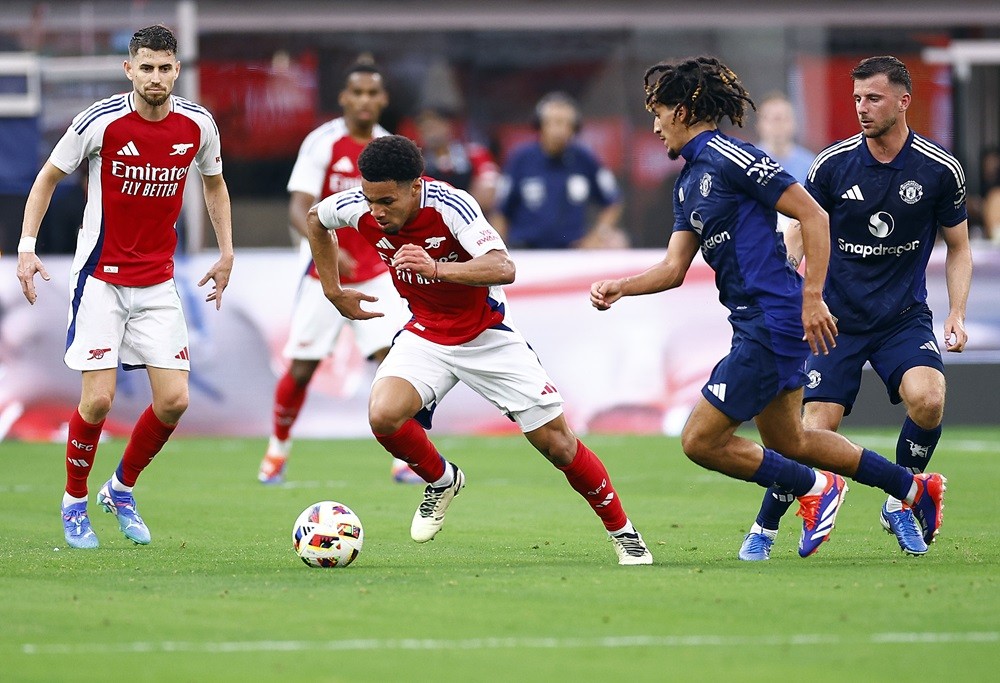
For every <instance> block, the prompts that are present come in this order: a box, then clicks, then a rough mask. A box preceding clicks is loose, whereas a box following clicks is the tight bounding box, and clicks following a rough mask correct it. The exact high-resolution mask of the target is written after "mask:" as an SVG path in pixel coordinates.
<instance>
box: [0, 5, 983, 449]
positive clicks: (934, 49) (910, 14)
mask: <svg viewBox="0 0 1000 683" xmlns="http://www.w3.org/2000/svg"><path fill="white" fill-rule="evenodd" d="M153 23H164V24H166V25H167V26H169V27H171V28H172V29H173V30H174V31H175V33H176V34H177V36H178V39H179V42H180V59H181V63H182V66H183V68H182V74H181V77H180V79H179V81H178V93H179V94H181V95H183V96H186V97H189V98H191V99H194V100H196V101H198V102H200V103H201V104H203V105H205V106H206V107H207V108H208V109H209V110H210V111H211V112H212V113H213V114H214V116H215V118H216V121H217V122H218V125H219V128H220V130H221V134H222V145H223V157H224V164H225V170H224V173H225V177H226V180H227V183H228V186H229V190H230V193H231V195H232V200H233V224H234V241H235V245H236V248H237V250H238V252H237V253H238V258H237V262H238V263H239V262H240V257H239V254H240V252H241V251H243V252H244V253H245V252H246V250H249V249H261V250H265V252H264V253H267V254H272V253H273V254H275V255H278V257H280V258H285V256H287V257H288V259H290V261H289V263H290V265H289V266H288V269H286V270H285V272H284V273H282V274H281V275H280V277H281V278H282V284H281V285H280V286H281V287H286V285H285V284H284V280H288V281H289V284H288V285H287V286H289V287H290V286H291V284H290V283H291V282H293V278H294V274H293V273H292V272H290V269H294V259H293V257H291V246H292V244H291V238H290V233H289V229H288V219H287V206H288V195H287V193H286V191H285V184H286V182H287V180H288V176H289V173H290V171H291V168H292V164H293V163H294V160H295V156H296V153H297V151H298V147H299V144H300V143H301V141H302V139H303V138H304V137H305V135H306V134H307V133H308V132H309V131H310V130H312V129H313V128H315V127H316V126H317V125H318V124H320V123H321V122H323V121H325V120H328V119H331V118H333V117H335V116H337V115H339V112H340V110H339V107H338V105H337V97H338V94H339V92H340V90H341V88H342V85H343V81H342V75H343V71H344V69H345V68H346V67H347V66H348V65H350V64H351V63H353V62H354V61H355V60H356V59H358V57H359V56H360V55H367V56H369V57H370V58H373V59H374V60H375V62H377V64H378V65H379V66H380V67H381V68H382V70H383V73H384V74H385V77H386V79H387V87H388V91H389V95H390V104H389V107H388V109H387V110H386V111H385V112H384V113H383V115H382V120H381V122H382V124H383V125H384V126H385V127H386V128H388V129H389V130H390V131H392V132H397V133H401V134H406V135H410V136H415V135H416V130H417V127H416V123H417V116H418V114H419V112H421V111H422V110H424V109H427V108H437V109H442V110H447V111H449V112H451V113H453V114H454V116H455V121H454V124H453V125H454V126H455V132H456V135H458V136H459V137H461V138H462V139H464V140H467V141H469V142H474V143H478V144H479V145H482V146H483V147H485V148H486V149H487V150H489V151H490V152H491V153H492V155H493V157H494V158H495V159H496V161H497V163H498V164H500V166H502V165H503V162H504V160H505V159H506V158H507V156H508V155H509V153H510V151H511V150H512V149H513V148H514V147H516V146H517V145H518V144H520V143H523V142H525V141H528V140H531V139H533V138H534V136H535V135H536V131H535V128H534V123H533V121H534V116H535V103H536V102H537V101H538V100H539V98H541V97H542V96H543V95H544V94H546V93H548V92H550V91H554V90H558V91H564V92H566V93H568V94H569V95H571V96H572V97H573V98H575V100H576V101H577V102H578V103H579V107H580V114H581V118H582V125H581V126H580V131H579V139H580V141H581V142H583V144H585V145H586V146H587V147H589V148H590V149H591V150H592V151H594V152H595V153H596V155H597V157H598V158H600V160H601V161H602V162H603V163H604V164H605V165H606V167H607V168H608V169H610V170H611V171H612V173H613V174H614V176H615V178H616V179H617V182H618V186H619V189H620V193H621V199H622V216H621V228H622V230H623V231H624V232H625V233H626V235H627V238H628V241H629V242H630V244H631V246H632V247H633V249H635V250H642V249H650V250H654V251H653V252H652V253H651V255H648V256H647V257H646V258H645V259H639V261H644V262H646V263H652V260H650V259H658V258H659V255H660V254H661V253H662V252H661V250H662V249H663V248H664V246H665V245H666V242H667V239H668V237H669V234H670V227H671V225H672V222H673V216H672V207H671V200H670V196H671V195H670V188H671V187H672V184H673V181H674V178H675V177H676V174H677V173H678V172H679V170H680V166H679V163H678V162H673V161H670V160H669V159H668V158H667V156H666V154H665V153H664V151H663V149H662V146H661V144H660V143H659V141H658V139H657V138H656V137H655V136H654V135H652V133H651V127H652V119H651V117H650V115H649V114H648V113H647V112H646V111H645V110H644V108H643V96H642V89H641V86H642V76H643V72H644V70H645V69H646V67H648V66H649V65H651V64H653V63H655V62H658V61H661V60H663V59H667V58H672V57H683V56H688V55H695V54H702V53H710V54H715V55H718V56H720V57H721V58H722V59H723V61H725V62H726V63H727V64H728V65H729V66H730V67H732V68H733V69H734V70H735V71H736V72H737V73H738V74H740V76H741V78H742V80H743V81H744V83H745V85H746V86H747V88H748V89H749V90H750V93H751V95H752V96H753V97H754V99H755V100H756V101H757V102H758V103H759V102H761V101H762V99H764V98H765V97H766V96H768V95H770V94H774V93H782V94H784V95H785V96H786V97H787V99H788V101H789V102H790V103H791V105H792V113H793V118H794V125H795V128H794V131H795V133H794V136H795V141H796V143H797V144H799V145H801V146H802V147H804V148H806V149H807V150H809V151H810V152H811V153H815V152H817V151H819V150H820V149H822V148H823V147H825V146H826V145H828V144H830V143H831V142H833V141H834V140H837V139H841V138H844V137H847V136H850V135H852V134H854V133H856V132H857V130H858V125H857V120H856V117H855V114H854V108H853V101H852V98H851V87H852V85H851V79H850V76H849V73H850V70H851V68H852V67H853V66H854V65H855V64H856V63H857V62H858V61H859V60H860V59H862V58H864V57H868V56H872V55H876V54H892V55H895V56H897V57H899V58H900V59H902V60H903V61H904V62H905V63H906V64H907V65H908V67H909V69H910V71H911V74H912V76H913V79H914V97H913V105H912V106H911V108H910V110H909V114H908V122H909V124H910V126H911V127H912V128H914V129H915V130H917V131H918V132H920V133H921V134H924V135H926V136H928V137H930V138H932V139H934V140H936V141H937V142H939V143H940V144H942V145H943V146H944V147H946V148H948V149H949V150H951V151H952V153H953V154H954V155H955V156H957V157H958V159H959V160H960V161H961V162H962V163H963V165H964V167H965V171H966V175H967V179H968V190H969V209H970V227H971V231H972V235H973V239H974V250H975V252H974V253H975V256H976V261H977V267H978V268H979V270H977V275H976V284H975V285H974V289H975V290H976V291H975V292H974V297H973V301H972V302H971V303H970V318H976V319H977V320H978V321H980V322H981V323H982V324H984V325H985V326H986V327H985V328H984V329H985V332H984V334H983V335H981V336H980V341H981V340H982V338H983V336H985V337H987V339H988V341H987V342H984V345H983V346H982V347H981V348H980V350H981V351H983V354H982V355H980V356H975V353H976V347H975V345H974V344H975V341H976V340H975V339H974V340H973V345H972V346H970V350H971V352H972V353H970V354H969V356H968V358H971V359H973V360H975V362H976V363H983V364H984V365H983V366H982V367H986V368H988V369H990V371H991V372H993V369H994V368H997V367H1000V365H998V364H997V361H998V360H1000V341H996V338H997V337H998V336H1000V334H998V333H997V330H998V329H1000V322H998V320H997V319H998V317H1000V315H998V314H997V313H996V312H995V310H994V309H995V308H996V307H995V305H991V301H992V299H990V296H995V295H990V294H989V292H990V291H992V292H995V291H997V290H996V289H995V287H994V284H995V283H996V278H997V272H998V270H1000V265H998V264H1000V261H998V259H997V254H996V252H995V251H994V245H992V244H991V241H990V236H991V232H994V233H997V234H996V235H994V236H993V237H994V239H1000V226H998V227H997V229H996V230H993V229H992V228H991V226H990V225H988V224H987V222H986V221H984V219H983V212H982V198H983V197H984V196H985V195H986V194H987V192H988V190H989V189H990V188H991V187H993V186H994V184H995V185H996V186H998V187H1000V161H998V159H1000V155H998V154H997V153H996V148H997V146H998V145H1000V5H998V3H997V2H996V1H995V0H984V1H976V0H952V2H949V3H942V2H940V0H909V1H908V2H896V1H893V0H883V1H882V2H878V3H871V2H853V1H836V0H834V1H831V2H827V3H810V2H807V3H803V2H801V1H800V0H799V1H795V2H793V1H783V0H757V1H756V2H753V3H747V2H743V1H731V0H718V1H715V2H711V3H708V2H706V3H689V2H683V3H682V2H673V1H671V0H657V1H655V2H652V1H650V2H647V1H638V0H635V1H616V2H593V1H591V0H576V1H573V2H559V1H544V0H537V1H532V2H528V1H525V0H508V1H507V2H502V3H496V2H475V3H474V2H462V1H454V0H439V1H437V2H434V3H427V2H420V1H417V0H413V1H405V0H399V1H395V2H378V1H368V2H363V3H360V2H341V1H339V0H330V1H327V2H296V1H290V0H286V1H284V2H271V1H264V0H256V1H249V0H243V1H238V2H237V1H233V2H227V1H213V0H200V1H198V2H195V1H194V0H184V1H181V2H175V1H167V0H132V1H128V0H121V1H110V0H107V1H104V0H90V1H72V0H68V1H64V2H60V1H54V0H53V1H49V2H25V1H18V0H4V3H3V9H2V10H0V154H2V158H3V163H2V165H0V252H2V253H5V254H7V255H11V252H12V251H13V250H14V247H15V246H16V243H17V239H18V236H19V234H20V222H21V215H22V212H23V206H24V200H25V197H26V196H27V193H28V190H29V188H30V185H31V182H32V180H33V179H34V176H35V173H36V172H37V170H38V168H39V167H40V165H41V164H42V162H43V161H44V160H45V158H46V157H47V156H48V154H49V152H50V151H51V148H52V146H53V145H54V143H55V142H56V140H57V139H58V138H59V137H60V136H61V135H62V134H63V132H64V131H65V129H66V126H67V125H68V124H69V122H70V120H71V118H72V117H73V116H74V115H75V114H76V113H78V112H79V111H81V110H82V109H84V108H85V107H87V106H88V105H90V104H91V103H92V102H94V101H95V100H98V99H102V98H104V97H107V96H109V95H110V94H113V93H116V92H123V91H125V90H127V89H128V82H127V81H126V80H125V78H124V76H123V73H122V61H123V59H124V55H125V54H126V53H127V46H128V40H129V38H130V37H131V35H132V33H133V32H134V31H135V30H136V29H137V28H139V27H142V26H146V25H149V24H153ZM757 124H758V121H757V117H756V116H755V115H753V114H752V115H751V116H750V117H749V119H748V121H747V122H746V125H745V128H744V129H743V130H737V131H733V130H727V131H726V132H729V133H732V134H735V135H737V136H739V137H743V138H745V139H747V140H750V141H754V142H758V141H759V136H760V132H759V131H758V128H757ZM79 175H80V173H78V174H76V175H75V176H73V177H71V178H70V179H68V180H67V182H65V183H63V187H61V188H60V190H59V191H58V192H57V196H56V200H54V203H53V207H52V209H50V212H49V215H48V216H47V218H46V220H47V222H48V223H47V224H45V225H43V229H42V233H41V236H40V238H39V247H38V250H39V252H40V253H43V254H44V253H71V252H72V250H73V248H74V245H75V239H76V228H77V227H78V225H79V220H78V215H79V212H82V206H83V202H84V200H85V198H84V196H83V192H84V190H83V186H82V184H81V178H80V177H77V176H79ZM196 185H198V184H197V183H189V184H188V190H189V191H192V192H197V190H198V188H197V187H194V186H196ZM203 213H204V208H203V204H202V203H201V202H200V201H187V202H186V205H185V212H184V217H183V222H182V225H181V226H180V229H181V231H182V234H183V240H182V242H183V249H184V250H185V252H186V253H187V254H189V255H191V256H192V257H197V255H198V254H200V253H202V252H204V251H205V250H206V249H208V248H210V247H212V246H213V245H212V240H213V235H212V231H211V229H210V226H208V223H207V221H206V219H205V217H204V215H203ZM74 221H76V222H74ZM206 227H208V229H206ZM266 250H273V252H272V251H266ZM280 258H279V260H280ZM265 261H266V259H265ZM3 263H4V264H9V266H5V267H4V269H3V272H4V275H3V278H2V279H3V286H2V287H0V304H2V302H3V301H4V297H3V293H4V292H5V291H7V292H8V295H9V296H8V297H7V299H6V301H7V307H8V308H11V307H12V306H14V305H15V304H16V299H17V295H18V294H19V292H18V291H16V290H15V291H14V292H13V293H11V292H9V291H8V290H9V289H10V286H11V285H12V284H14V285H16V282H14V277H13V273H12V271H13V262H12V261H11V260H10V259H9V258H6V257H4V258H3ZM275 263H277V261H275ZM581 263H583V262H581ZM587 263H590V264H591V266H593V265H594V264H595V263H596V261H594V260H593V259H591V260H590V261H589V262H587ZM636 265H638V263H637V264H636ZM543 267H544V266H543V265H541V264H540V265H539V266H538V268H539V269H542V268H543ZM579 267H580V268H584V269H585V271H586V269H587V268H588V266H587V265H586V264H585V263H584V265H580V266H579ZM628 267H629V268H631V267H632V264H631V262H629V265H628ZM238 268H239V266H238ZM593 270H594V269H593V268H590V271H593ZM938 270H939V271H940V267H939V268H938ZM596 274H597V273H596V272H584V273H583V276H582V279H584V280H588V281H589V278H590V277H591V275H596ZM238 276H242V277H246V276H247V274H246V273H243V274H240V273H239V270H237V271H236V272H235V273H234V283H235V282H236V281H237V277H238ZM276 277H278V276H276ZM991 277H992V278H993V280H989V279H988V278H991ZM980 278H987V279H984V280H980ZM194 279H195V280H197V277H195V278H194ZM981 282H982V283H984V284H980V283H981ZM584 284H585V283H584ZM276 286H278V285H276ZM932 286H933V287H935V288H939V287H943V281H942V282H939V283H938V284H934V285H932ZM286 288H287V287H286ZM991 288H992V289H991ZM942 294H943V292H942ZM574 296H576V294H575V293H574ZM977 297H979V298H977ZM49 298H50V299H57V300H58V296H57V295H55V294H54V293H53V294H50V295H49ZM233 298H234V299H235V298H237V297H236V296H235V295H234V297H233ZM284 301H289V299H288V298H285V299H284ZM945 301H946V300H945ZM58 304H59V305H60V306H64V305H65V302H64V301H59V302H58ZM932 304H933V302H932ZM196 305H197V304H196ZM933 305H934V306H935V309H936V310H937V311H938V312H939V314H940V313H943V310H942V306H945V307H946V304H944V303H937V304H933ZM61 310H62V311H63V312H62V313H60V315H64V309H61ZM2 312H3V309H2V308H0V316H2ZM189 315H190V314H189ZM277 315H278V316H281V315H287V310H285V311H279V312H278V313H277ZM977 316H978V317H977ZM57 317H58V316H57ZM251 317H252V316H251ZM195 318H197V316H195ZM0 322H2V317H0ZM723 322H724V321H723ZM194 324H195V325H197V324H198V322H197V320H196V319H195V321H194ZM7 326H8V330H7V342H6V349H7V354H6V360H7V367H8V369H9V368H10V367H11V358H12V355H16V353H15V352H12V351H11V348H12V342H10V334H11V333H10V329H9V326H10V322H9V320H8V321H7ZM279 328H280V325H279ZM49 332H50V333H51V334H54V335H55V336H56V337H59V336H60V334H61V331H60V330H58V329H51V330H50V331H49ZM283 333H284V328H281V329H278V330H276V331H271V332H268V331H267V330H265V332H264V333H263V335H264V337H265V338H266V339H265V341H264V342H263V343H264V344H266V345H267V346H268V347H269V348H274V347H277V348H280V343H281V339H280V337H281V335H282V334H283ZM723 334H724V331H723ZM529 339H530V337H529ZM15 341H16V340H15ZM3 349H4V342H3V340H2V339H0V352H2V351H3ZM58 357H59V356H58V355H52V357H51V362H52V364H53V365H56V364H58V362H59V361H58ZM717 357H718V356H717ZM2 360H3V355H0V361H2ZM543 360H545V358H544V357H543ZM947 360H949V361H952V360H953V359H951V358H949V359H947ZM967 362H972V361H971V360H970V361H967ZM271 364H272V365H276V364H278V360H276V359H274V358H272V360H271ZM2 367H3V366H2V364H0V368H2ZM977 367H979V366H977ZM973 374H974V375H976V376H977V377H985V376H989V375H988V374H984V372H982V371H981V370H977V371H976V372H975V373H973ZM998 378H1000V377H998ZM557 379H558V378H557ZM9 380H10V374H9V373H8V376H7V379H6V381H9ZM3 381H5V380H4V377H3V376H2V375H0V382H3ZM261 381H264V382H265V383H266V381H273V377H271V380H261ZM699 381H700V380H699ZM993 386H995V384H994V385H993ZM272 387H273V384H272V386H261V387H260V391H259V394H260V404H261V407H262V410H263V413H261V417H262V418H263V421H262V423H261V425H260V427H261V430H260V431H261V433H264V432H266V421H267V420H266V412H267V408H268V407H269V406H268V403H269V399H270V393H269V392H270V391H271V388H272ZM365 388H366V387H365ZM76 391H77V389H76V388H74V392H73V393H75V392H76ZM4 393H5V392H3V391H0V409H2V407H3V405H2V404H3V394H4ZM11 393H13V392H11V391H8V392H7V394H8V398H9V395H10V394H11ZM564 393H568V392H566V390H565V389H564ZM955 395H956V394H953V393H951V392H949V397H950V398H951V396H955ZM142 400H144V399H137V401H138V402H140V403H141V401H142ZM877 400H878V402H879V403H881V404H885V403H886V401H885V399H884V396H882V397H878V399H877ZM857 412H861V411H856V413H857ZM994 412H995V411H994ZM590 417H592V416H590ZM186 419H187V418H186ZM254 419H256V418H254ZM588 419H589V417H588ZM891 419H892V420H893V421H895V417H893V418H891ZM2 422H3V420H2V418H0V436H2V432H3V424H2ZM362 426H364V425H363V423H362ZM250 431H255V430H250ZM319 431H322V430H319Z"/></svg>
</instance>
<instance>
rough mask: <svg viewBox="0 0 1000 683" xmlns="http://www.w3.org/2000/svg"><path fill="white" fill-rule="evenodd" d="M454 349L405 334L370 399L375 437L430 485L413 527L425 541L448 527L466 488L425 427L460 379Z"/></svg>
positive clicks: (412, 532)
mask: <svg viewBox="0 0 1000 683" xmlns="http://www.w3.org/2000/svg"><path fill="white" fill-rule="evenodd" d="M448 353H449V351H448V349H446V348H445V347H441V346H439V345H437V344H433V343H431V342H428V341H426V340H424V339H421V338H420V337H417V336H416V335H414V334H412V333H410V332H403V333H401V334H400V335H399V337H398V338H397V340H396V343H395V344H394V345H393V347H392V350H391V351H390V352H389V354H388V355H387V356H386V358H385V360H384V361H382V364H381V365H379V368H378V370H377V371H376V373H375V381H374V383H373V384H372V390H371V395H370V396H369V398H368V421H369V424H370V426H371V429H372V433H373V434H374V435H375V439H376V440H377V441H378V442H379V443H380V444H382V447H383V448H385V450H386V451H388V452H389V454H390V455H392V456H393V457H394V458H397V459H399V460H402V461H404V462H406V463H407V464H408V465H409V466H410V467H411V468H412V469H413V471H414V472H416V473H417V474H418V475H419V476H420V477H421V478H422V479H423V480H424V481H425V482H427V486H426V487H425V488H424V494H423V499H422V501H421V502H420V505H419V506H418V507H417V510H416V512H415V513H414V515H413V520H412V522H411V524H410V537H411V538H413V540H415V541H417V542H418V543H424V542H426V541H429V540H431V539H432V538H434V536H435V535H437V532H438V531H440V530H441V527H442V526H444V517H445V513H446V512H447V510H448V507H449V506H450V505H451V501H452V500H453V499H454V498H455V496H457V495H458V493H459V491H461V490H462V488H463V487H464V486H465V475H464V473H463V472H462V470H460V469H459V468H458V466H457V465H455V464H454V463H451V462H448V461H447V460H445V458H444V456H442V455H441V453H440V452H439V451H438V449H437V447H436V446H435V445H434V444H433V443H432V442H431V440H430V439H429V438H428V437H427V431H426V429H425V427H424V425H423V424H421V423H420V422H419V421H418V420H417V419H415V418H414V416H415V415H417V414H418V413H421V414H422V416H421V419H425V417H424V416H426V419H427V420H428V422H427V424H428V426H429V419H430V418H429V416H430V414H431V413H432V412H433V409H434V406H435V405H436V404H437V402H438V401H440V400H441V399H442V398H444V396H445V395H446V394H447V393H448V392H449V391H450V390H451V389H452V388H453V387H454V386H455V384H456V383H457V382H458V379H457V378H456V377H455V375H454V374H453V373H452V372H451V370H450V369H449V361H448V357H447V355H448Z"/></svg>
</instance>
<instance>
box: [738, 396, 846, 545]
mask: <svg viewBox="0 0 1000 683" xmlns="http://www.w3.org/2000/svg"><path fill="white" fill-rule="evenodd" d="M843 417H844V406H842V405H840V404H839V403H827V402H824V401H812V402H810V403H806V404H805V408H804V410H803V416H802V421H803V424H804V426H805V427H806V429H827V430H831V431H837V429H839V427H840V422H841V420H842V419H843ZM761 440H762V441H763V443H764V446H765V447H767V448H773V447H774V446H775V444H773V443H769V440H768V438H766V437H765V435H764V434H763V433H762V434H761ZM793 502H795V496H793V495H792V494H791V493H789V492H788V491H784V490H782V489H780V488H778V487H777V486H769V487H768V489H767V491H765V492H764V498H763V500H762V501H761V505H760V510H759V511H758V512H757V518H756V519H755V520H754V523H753V524H752V525H751V526H750V531H749V532H747V535H746V536H745V537H744V539H743V543H742V545H741V546H740V551H739V554H738V556H739V558H740V559H741V560H744V561H748V562H754V561H761V560H767V559H770V557H771V546H772V545H773V544H774V540H775V539H776V538H777V536H778V527H779V525H780V523H781V518H782V517H783V516H784V515H785V513H786V512H788V509H789V508H790V507H791V506H792V503H793Z"/></svg>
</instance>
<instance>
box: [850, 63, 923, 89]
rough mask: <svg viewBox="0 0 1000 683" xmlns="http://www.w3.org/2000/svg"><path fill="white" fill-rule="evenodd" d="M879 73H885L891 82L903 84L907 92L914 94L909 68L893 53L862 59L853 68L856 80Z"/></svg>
mask: <svg viewBox="0 0 1000 683" xmlns="http://www.w3.org/2000/svg"><path fill="white" fill-rule="evenodd" d="M879 74H885V77H886V78H887V79H889V82H890V83H895V84H896V85H899V86H902V87H903V88H905V89H906V92H908V93H910V94H911V95H912V94H913V80H912V79H911V78H910V72H909V70H908V69H907V68H906V65H905V64H903V63H902V62H901V61H899V60H898V59H896V58H895V57H893V56H891V55H882V56H879V57H869V58H868V59H862V60H861V61H860V62H859V63H858V65H857V66H856V67H854V68H853V69H852V70H851V78H852V79H854V80H855V81H864V80H867V79H869V78H872V77H873V76H878V75H879Z"/></svg>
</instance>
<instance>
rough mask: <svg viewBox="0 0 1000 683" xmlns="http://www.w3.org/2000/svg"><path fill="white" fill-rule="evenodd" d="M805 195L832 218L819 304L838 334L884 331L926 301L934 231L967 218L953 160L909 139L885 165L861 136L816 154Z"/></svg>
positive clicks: (921, 140) (959, 168) (958, 168)
mask: <svg viewBox="0 0 1000 683" xmlns="http://www.w3.org/2000/svg"><path fill="white" fill-rule="evenodd" d="M806 189H807V190H808V191H809V192H810V193H811V194H812V196H813V197H815V199H816V201H817V202H819V204H820V205H821V206H822V207H823V208H824V209H826V211H827V213H829V214H830V235H831V239H832V244H831V248H830V269H829V272H828V274H827V278H826V286H825V288H824V298H825V299H826V303H827V305H828V306H829V307H830V311H831V312H832V313H833V314H834V315H835V316H837V318H838V322H837V326H838V327H839V328H840V329H841V330H843V331H844V332H851V333H855V334H857V333H862V332H866V331H868V330H877V329H881V328H884V327H886V326H888V325H891V324H893V321H894V319H895V318H896V317H897V316H898V315H899V314H900V313H902V312H904V311H907V310H909V309H910V308H911V307H912V306H914V305H916V304H922V303H924V302H925V301H926V299H927V286H926V270H927V262H928V260H929V259H930V256H931V249H932V248H933V247H934V239H935V237H936V236H937V229H938V226H944V227H945V228H948V227H953V226H956V225H958V224H960V223H961V222H962V221H964V220H966V218H967V214H966V210H965V173H964V172H963V171H962V165H961V164H960V163H959V162H958V160H957V159H955V157H953V156H952V155H951V154H949V153H948V152H946V151H945V150H944V149H943V148H941V147H940V146H939V145H937V144H935V143H933V142H931V141H930V140H928V139H927V138H925V137H921V136H920V135H917V134H915V133H914V132H913V131H910V135H909V137H907V140H906V144H904V145H903V149H902V150H901V151H900V152H899V154H897V155H896V158H895V159H893V160H892V161H891V162H890V163H888V164H883V163H881V162H879V161H877V160H876V159H875V158H874V157H873V156H872V155H871V152H869V151H868V145H866V144H865V138H864V136H863V135H862V134H861V133H859V134H858V135H855V136H854V137H851V138H848V139H846V140H842V141H841V142H838V143H836V144H833V145H830V146H829V147H827V148H826V149H825V150H823V151H822V152H820V154H819V155H818V156H817V157H816V160H815V161H814V162H813V165H812V167H811V168H810V169H809V177H808V179H807V181H806Z"/></svg>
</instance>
